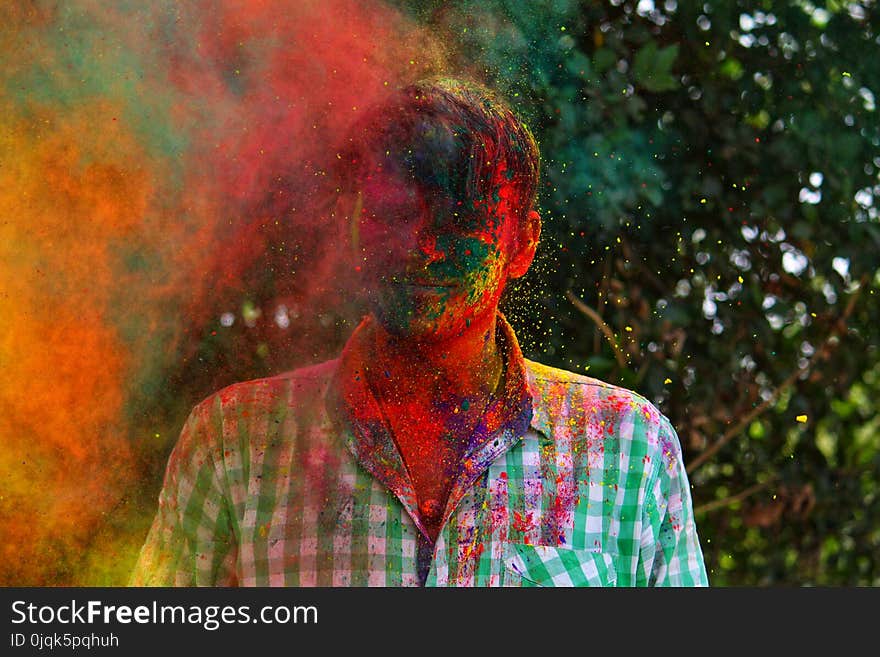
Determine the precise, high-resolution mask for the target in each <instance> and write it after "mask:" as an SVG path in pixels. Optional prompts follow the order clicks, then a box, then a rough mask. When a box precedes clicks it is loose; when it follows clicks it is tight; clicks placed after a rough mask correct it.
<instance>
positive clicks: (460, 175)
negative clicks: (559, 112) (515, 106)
mask: <svg viewBox="0 0 880 657" xmlns="http://www.w3.org/2000/svg"><path fill="white" fill-rule="evenodd" d="M370 157H373V158H376V157H378V158H379V161H380V166H383V167H384V166H387V167H389V168H390V169H393V170H395V171H396V172H398V173H403V174H405V175H408V176H410V177H411V178H412V179H413V180H414V181H415V182H417V183H418V184H420V185H423V186H427V187H429V188H433V189H434V190H436V191H438V192H442V193H445V194H447V195H449V196H451V197H452V198H455V199H457V200H459V201H463V202H465V201H467V202H470V203H471V208H470V209H474V208H476V207H478V206H481V205H482V206H484V207H491V206H492V205H494V204H495V203H497V202H498V201H499V200H500V196H501V194H503V195H505V196H506V197H507V198H508V201H509V203H510V207H511V210H513V212H514V213H515V214H516V215H517V218H518V219H519V220H521V219H522V218H523V217H525V215H526V214H527V213H528V211H529V210H531V209H532V208H533V206H534V204H535V197H536V195H537V191H538V180H539V153H538V146H537V143H536V142H535V138H534V136H533V135H532V133H531V131H530V130H529V128H528V127H527V126H526V125H525V124H524V123H523V122H522V121H520V120H519V119H518V118H517V117H516V116H515V115H514V113H513V112H512V111H511V110H510V108H509V107H508V106H507V105H506V104H505V103H504V102H503V101H501V100H500V99H499V98H498V96H497V95H496V94H495V93H493V92H492V91H490V90H489V89H487V88H485V87H483V86H481V85H478V84H476V83H473V82H466V81H461V80H454V79H449V78H432V79H427V80H422V81H419V82H416V83H414V84H411V85H408V86H406V87H404V88H402V89H400V90H398V91H397V92H395V93H393V94H392V95H391V96H390V97H388V98H387V99H385V100H384V101H383V102H381V103H380V104H378V105H376V106H375V107H373V108H371V109H370V110H368V112H367V114H366V115H365V116H364V117H363V118H362V119H361V120H360V121H358V122H357V123H356V124H355V126H354V129H353V130H352V131H351V133H350V135H349V137H348V140H347V142H346V143H345V144H344V146H343V148H342V149H341V153H340V161H339V164H340V165H341V167H340V172H339V178H340V182H341V184H342V186H343V188H345V189H347V190H353V189H355V188H356V187H357V185H358V184H359V182H360V181H361V179H362V177H363V176H364V175H365V174H366V175H369V174H368V172H366V171H364V168H363V167H364V166H366V163H367V162H368V159H369V158H370ZM374 163H375V160H374Z"/></svg>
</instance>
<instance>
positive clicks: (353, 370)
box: [131, 317, 708, 586]
mask: <svg viewBox="0 0 880 657" xmlns="http://www.w3.org/2000/svg"><path fill="white" fill-rule="evenodd" d="M499 335H500V336H501V338H503V342H504V343H506V345H507V346H506V347H505V348H504V350H503V351H504V352H505V353H504V355H505V360H506V373H505V381H506V383H505V384H504V385H505V386H506V390H507V393H506V395H507V396H506V400H507V402H510V401H511V400H513V402H516V403H515V404H514V407H516V404H521V405H522V407H523V408H524V409H525V410H526V411H527V412H526V413H524V414H521V415H519V416H518V415H517V414H516V413H515V412H514V413H512V414H511V413H510V412H507V411H510V408H508V409H507V411H505V412H499V413H500V415H499V417H501V418H502V420H503V421H500V422H498V423H496V424H497V425H498V426H495V425H492V424H491V423H489V424H488V425H486V426H490V427H491V428H492V432H491V433H490V434H487V436H486V438H485V439H484V440H480V441H478V442H477V443H476V444H475V445H474V446H473V449H472V450H471V451H470V452H469V453H468V454H467V456H466V458H465V459H464V461H463V463H462V469H461V474H460V476H459V478H458V480H457V481H456V483H455V485H454V486H453V490H452V493H451V495H450V500H449V503H448V505H447V507H446V512H445V514H444V518H445V520H444V522H443V526H442V529H441V531H440V535H439V537H438V539H437V541H436V543H435V544H433V545H430V543H429V542H428V541H427V540H426V539H425V538H424V534H423V532H422V531H421V529H420V527H422V525H421V522H420V519H419V513H418V505H417V503H416V497H415V493H414V491H413V488H412V485H411V483H410V481H409V479H408V477H407V475H406V470H405V468H404V467H403V464H402V461H401V459H400V455H399V453H398V452H397V449H396V447H395V446H394V443H393V441H392V440H391V439H390V438H389V437H388V436H387V434H385V433H383V432H382V431H379V430H377V429H376V427H370V426H367V425H366V424H364V423H363V422H361V421H360V420H359V416H358V412H357V411H358V409H353V410H351V409H350V412H349V413H348V414H347V415H340V414H339V413H338V412H337V411H335V410H334V409H337V408H338V407H339V402H340V399H342V400H344V399H345V395H344V394H341V393H340V389H344V387H345V382H344V381H343V382H341V380H342V377H344V376H348V377H349V378H348V379H347V381H348V383H349V384H353V385H355V386H357V381H358V380H359V379H360V377H359V376H357V367H356V361H355V364H354V366H353V365H352V364H351V363H349V364H348V365H347V364H346V363H347V360H349V361H350V360H352V358H351V357H350V356H351V354H350V353H349V354H348V356H347V354H346V352H343V356H342V357H341V358H340V359H337V360H333V361H329V362H327V363H323V364H320V365H316V366H312V367H308V368H303V369H299V370H295V371H293V372H289V373H286V374H282V375H280V376H276V377H272V378H268V379H261V380H257V381H249V382H246V383H240V384H236V385H233V386H230V387H228V388H226V389H224V390H222V391H220V392H218V393H216V394H214V395H212V396H211V397H209V398H208V399H206V400H205V401H204V402H202V403H201V404H199V405H198V406H197V407H196V408H195V409H194V410H193V412H192V413H191V415H190V417H189V419H188V420H187V422H186V425H185V426H184V428H183V431H182V433H181V436H180V440H179V442H178V444H177V446H176V447H175V449H174V451H173V453H172V454H171V457H170V460H169V463H168V468H167V472H166V475H165V481H164V486H163V488H162V491H161V493H160V496H159V510H158V513H157V515H156V518H155V520H154V522H153V525H152V527H151V529H150V532H149V535H148V537H147V540H146V543H145V544H144V546H143V549H142V551H141V554H140V558H139V560H138V563H137V566H136V568H135V572H134V573H133V575H132V578H131V584H132V585H136V586H143V585H158V586H173V585H178V586H187V585H209V586H211V585H218V586H219V585H241V586H417V585H419V583H420V579H419V568H418V561H419V558H418V555H419V552H420V551H421V552H422V554H423V555H424V556H426V557H427V560H429V561H430V564H429V568H428V571H427V579H426V581H425V584H426V585H427V586H645V585H648V586H705V585H707V584H708V581H707V576H706V569H705V565H704V563H703V555H702V552H701V549H700V544H699V540H698V538H697V532H696V528H695V526H694V520H693V512H692V505H691V495H690V487H689V484H688V479H687V476H686V474H685V469H684V464H683V461H682V454H681V447H680V445H679V440H678V437H677V435H676V433H675V430H674V429H673V427H672V426H671V425H670V423H669V420H668V419H667V418H666V417H664V416H663V415H662V414H661V413H660V412H659V411H658V410H657V409H656V407H655V406H654V405H652V404H651V403H650V402H648V401H647V400H645V399H644V398H643V397H641V396H639V395H637V394H636V393H634V392H631V391H628V390H625V389H623V388H619V387H616V386H612V385H609V384H606V383H603V382H601V381H597V380H595V379H592V378H589V377H585V376H581V375H578V374H573V373H571V372H566V371H563V370H559V369H554V368H551V367H547V366H544V365H541V364H539V363H535V362H531V361H528V360H525V359H523V357H522V354H521V352H520V350H519V346H518V345H517V344H516V338H515V336H514V335H513V332H512V330H511V329H510V327H509V325H508V324H507V323H506V321H504V319H503V318H502V317H499ZM350 342H353V341H350ZM348 351H349V352H350V351H352V350H348ZM518 391H519V393H521V395H522V398H521V399H517V392H518ZM360 392H361V393H363V391H362V390H361V391H360ZM502 410H503V409H502ZM514 410H515V408H514ZM341 417H343V418H344V419H342V420H341V419H340V418H341ZM420 534H421V536H420ZM425 546H427V548H426V547H425ZM427 560H426V561H425V565H428V564H427Z"/></svg>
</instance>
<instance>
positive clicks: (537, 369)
mask: <svg viewBox="0 0 880 657" xmlns="http://www.w3.org/2000/svg"><path fill="white" fill-rule="evenodd" d="M525 364H526V372H527V374H528V378H529V383H530V385H531V386H532V387H533V388H534V389H554V388H555V389H557V390H559V391H560V392H572V393H580V394H591V393H592V394H594V395H598V396H600V397H603V398H605V397H616V398H628V399H632V401H633V403H638V404H646V405H649V406H654V405H653V404H652V403H651V402H650V401H648V400H647V399H646V398H645V397H644V396H642V395H641V394H639V393H638V392H636V391H635V390H630V389H629V388H624V387H623V386H618V385H614V384H613V383H608V382H607V381H602V380H600V379H595V378H593V377H591V376H586V375H585V374H578V373H577V372H571V371H569V370H563V369H560V368H558V367H552V366H550V365H544V364H543V363H538V362H536V361H533V360H528V359H525ZM655 408H656V407H655Z"/></svg>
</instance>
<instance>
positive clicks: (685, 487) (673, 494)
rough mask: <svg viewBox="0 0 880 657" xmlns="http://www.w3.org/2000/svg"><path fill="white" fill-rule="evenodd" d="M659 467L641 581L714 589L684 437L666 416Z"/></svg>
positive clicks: (649, 493) (648, 507)
mask: <svg viewBox="0 0 880 657" xmlns="http://www.w3.org/2000/svg"><path fill="white" fill-rule="evenodd" d="M660 418H661V419H660V430H659V433H658V450H659V454H658V455H657V458H656V460H657V461H658V464H657V465H658V468H657V470H656V471H655V475H654V477H653V483H652V484H650V485H649V490H648V491H647V501H646V504H645V518H644V521H643V525H642V526H643V532H642V541H641V543H642V544H641V551H640V558H639V562H640V563H639V566H640V572H639V576H640V577H639V578H640V579H643V581H645V582H646V583H647V585H648V586H708V585H709V580H708V576H707V575H706V565H705V563H704V560H703V551H702V549H701V548H700V540H699V537H698V536H697V528H696V525H695V523H694V510H693V503H692V501H691V491H690V483H689V481H688V477H687V472H686V470H685V466H684V460H683V458H682V450H681V443H680V442H679V439H678V434H677V433H676V432H675V429H674V428H673V427H672V425H671V424H670V422H669V420H668V419H667V418H666V417H665V416H663V415H661V416H660Z"/></svg>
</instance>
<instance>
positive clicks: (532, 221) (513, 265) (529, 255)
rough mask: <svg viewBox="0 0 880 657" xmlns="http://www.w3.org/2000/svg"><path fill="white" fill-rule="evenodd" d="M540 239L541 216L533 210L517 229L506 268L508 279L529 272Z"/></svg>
mask: <svg viewBox="0 0 880 657" xmlns="http://www.w3.org/2000/svg"><path fill="white" fill-rule="evenodd" d="M540 237H541V215H539V214H538V213H537V212H536V211H535V210H529V212H528V214H527V215H526V217H525V219H524V220H523V221H520V222H519V226H518V227H517V233H516V241H515V242H514V249H513V253H512V254H511V256H510V262H509V263H508V266H507V275H508V278H519V277H520V276H523V275H524V274H525V273H526V272H527V271H528V270H529V267H530V266H531V264H532V260H534V259H535V249H537V248H538V239H539V238H540Z"/></svg>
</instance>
